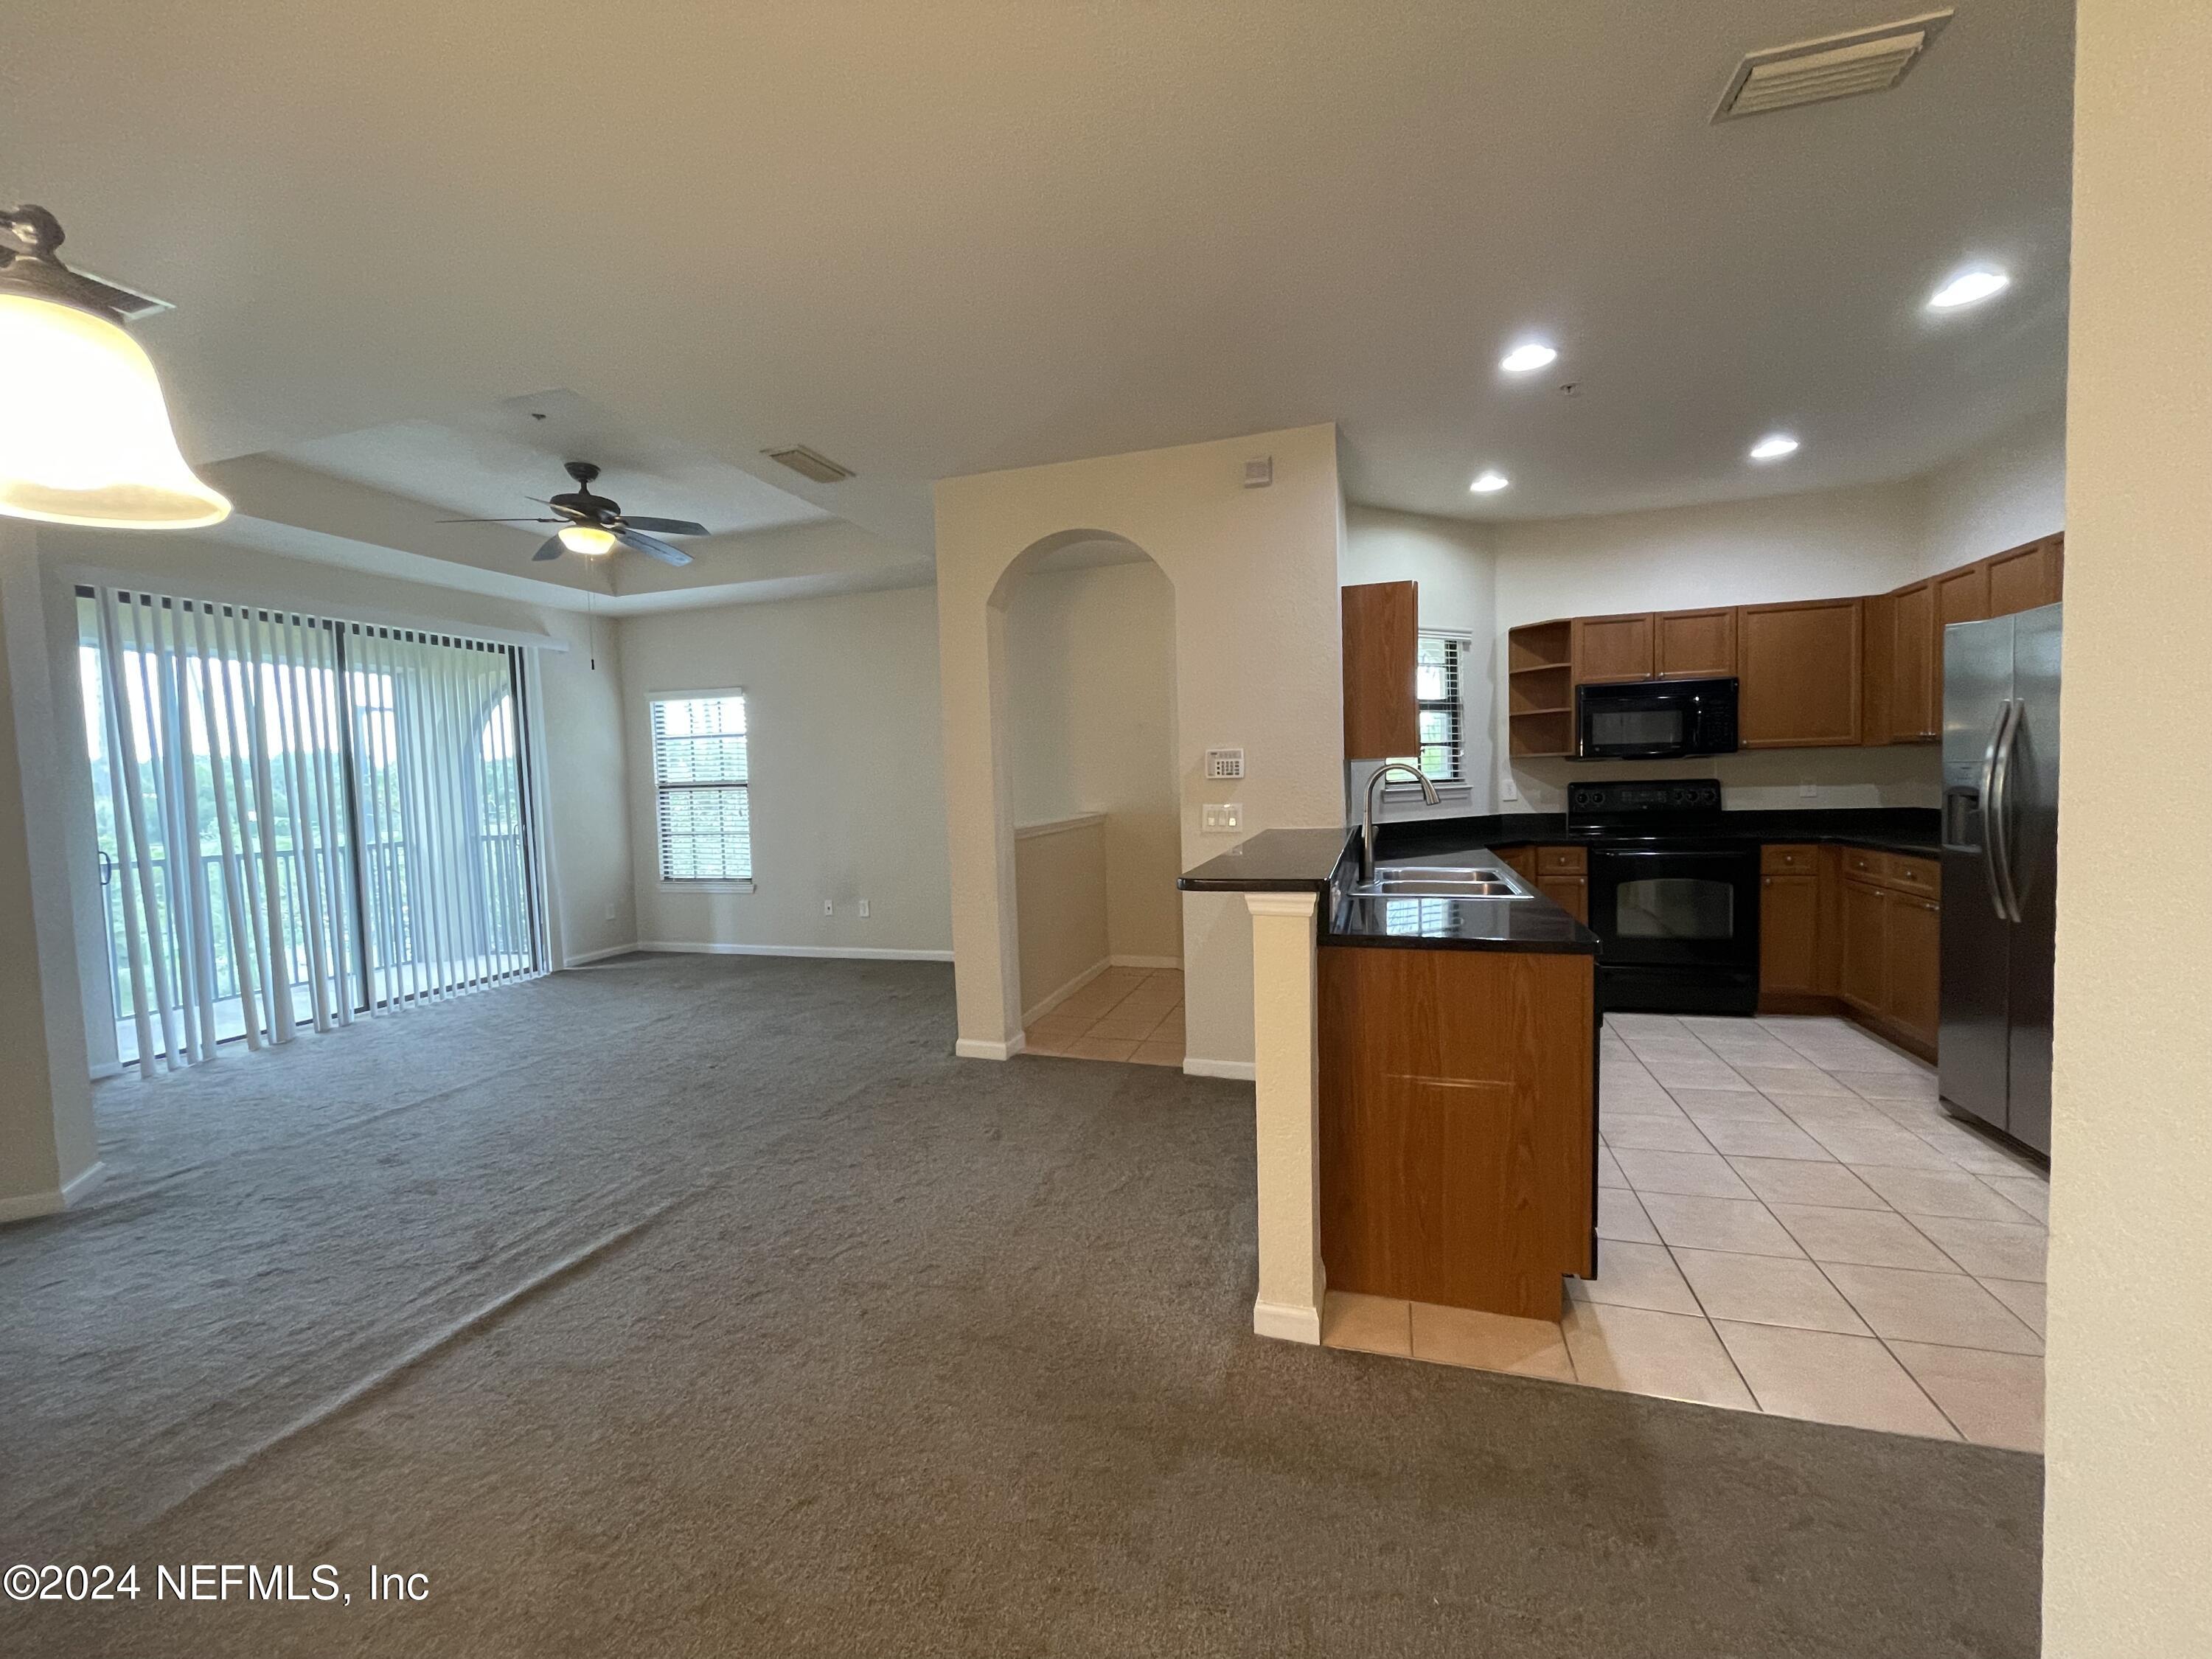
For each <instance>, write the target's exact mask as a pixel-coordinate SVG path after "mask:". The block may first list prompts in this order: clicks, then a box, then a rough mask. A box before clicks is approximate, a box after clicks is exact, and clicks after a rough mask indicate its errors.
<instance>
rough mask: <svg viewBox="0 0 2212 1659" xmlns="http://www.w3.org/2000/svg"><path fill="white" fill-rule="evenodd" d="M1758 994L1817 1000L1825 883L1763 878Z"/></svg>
mask: <svg viewBox="0 0 2212 1659" xmlns="http://www.w3.org/2000/svg"><path fill="white" fill-rule="evenodd" d="M1820 988H1821V987H1820V877H1818V876H1817V875H1811V874H1808V875H1802V876H1797V875H1767V876H1761V877H1760V878H1759V990H1760V992H1761V993H1763V994H1782V995H1788V996H1814V995H1817V994H1819V992H1820Z"/></svg>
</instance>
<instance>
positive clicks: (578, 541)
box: [556, 524, 615, 556]
mask: <svg viewBox="0 0 2212 1659" xmlns="http://www.w3.org/2000/svg"><path fill="white" fill-rule="evenodd" d="M556 533H557V534H558V535H559V536H560V538H561V545H562V546H563V547H565V548H567V549H568V550H569V551H570V552H571V553H581V554H584V555H586V556H595V555H598V554H601V553H611V552H613V551H614V550H615V532H613V531H611V530H602V529H601V528H599V526H597V525H595V524H565V525H562V526H561V528H560V530H559V531H558V532H556Z"/></svg>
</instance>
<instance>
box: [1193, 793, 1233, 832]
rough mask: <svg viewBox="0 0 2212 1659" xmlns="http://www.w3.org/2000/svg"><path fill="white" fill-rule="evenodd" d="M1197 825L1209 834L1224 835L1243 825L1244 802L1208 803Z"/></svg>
mask: <svg viewBox="0 0 2212 1659" xmlns="http://www.w3.org/2000/svg"><path fill="white" fill-rule="evenodd" d="M1199 827H1200V829H1203V830H1205V831H1206V834H1207V835H1209V836H1225V835H1230V834H1232V833H1234V832H1235V831H1237V830H1238V829H1243V827H1244V804H1243V802H1242V801H1234V800H1229V801H1222V802H1220V803H1219V804H1218V805H1215V804H1212V803H1209V804H1208V805H1206V807H1205V809H1204V811H1203V814H1202V816H1201V817H1200V820H1199Z"/></svg>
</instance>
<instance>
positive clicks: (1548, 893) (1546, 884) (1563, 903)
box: [1536, 876, 1589, 927]
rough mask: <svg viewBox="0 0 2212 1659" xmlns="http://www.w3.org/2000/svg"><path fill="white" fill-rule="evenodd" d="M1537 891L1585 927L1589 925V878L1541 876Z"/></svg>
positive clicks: (1538, 878)
mask: <svg viewBox="0 0 2212 1659" xmlns="http://www.w3.org/2000/svg"><path fill="white" fill-rule="evenodd" d="M1536 890H1537V891H1538V892H1540V893H1541V894H1542V895H1543V896H1545V897H1546V898H1547V899H1549V900H1551V901H1552V902H1553V903H1554V904H1556V905H1558V906H1559V908H1561V909H1562V910H1565V912H1566V913H1567V914H1568V915H1571V916H1572V917H1573V918H1574V919H1575V920H1576V921H1579V922H1581V923H1582V924H1583V926H1584V927H1588V926H1589V877H1588V876H1539V877H1537V878H1536Z"/></svg>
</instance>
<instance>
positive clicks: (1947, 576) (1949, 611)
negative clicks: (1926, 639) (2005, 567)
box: [1933, 564, 1990, 638]
mask: <svg viewBox="0 0 2212 1659" xmlns="http://www.w3.org/2000/svg"><path fill="white" fill-rule="evenodd" d="M1933 581H1934V586H1935V589H1936V635H1937V636H1938V637H1939V638H1940V637H1941V636H1942V631H1943V629H1946V628H1948V627H1949V626H1950V625H1951V624H1952V623H1954V622H1984V621H1987V620H1988V618H1989V614H1990V571H1989V567H1988V566H1987V565H1984V564H1963V565H1960V567H1959V568H1957V569H1956V570H1947V571H1945V572H1944V573H1943V574H1942V575H1940V576H1937V577H1935V578H1934V579H1933Z"/></svg>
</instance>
